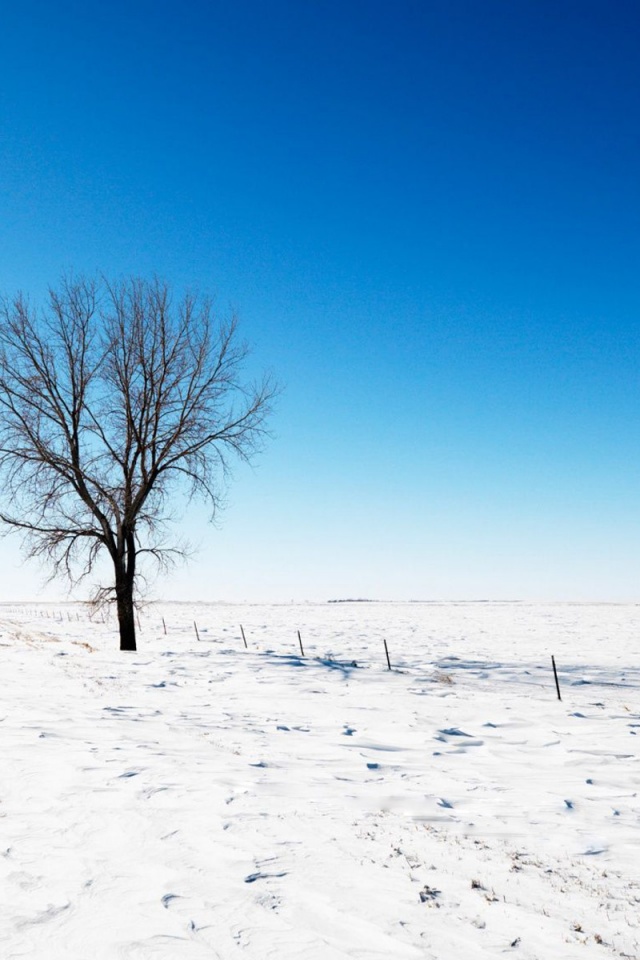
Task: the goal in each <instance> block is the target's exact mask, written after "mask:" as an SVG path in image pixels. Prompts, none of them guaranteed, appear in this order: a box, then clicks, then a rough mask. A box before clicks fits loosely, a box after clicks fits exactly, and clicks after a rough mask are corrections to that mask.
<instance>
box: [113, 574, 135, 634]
mask: <svg viewBox="0 0 640 960" xmlns="http://www.w3.org/2000/svg"><path fill="white" fill-rule="evenodd" d="M116 606H117V609H118V627H119V629H120V649H121V650H136V649H137V648H136V618H135V609H134V606H133V581H131V582H127V581H126V580H125V581H124V582H122V583H117V584H116Z"/></svg>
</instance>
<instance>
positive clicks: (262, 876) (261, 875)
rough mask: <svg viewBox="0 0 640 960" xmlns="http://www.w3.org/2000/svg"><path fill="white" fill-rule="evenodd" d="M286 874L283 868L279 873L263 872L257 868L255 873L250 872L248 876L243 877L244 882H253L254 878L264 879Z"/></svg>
mask: <svg viewBox="0 0 640 960" xmlns="http://www.w3.org/2000/svg"><path fill="white" fill-rule="evenodd" d="M286 875H287V871H286V870H283V871H282V872H281V873H263V872H262V871H261V870H258V871H257V873H250V874H249V876H248V877H245V878H244V882H245V883H255V882H256V880H266V879H268V878H269V877H286Z"/></svg>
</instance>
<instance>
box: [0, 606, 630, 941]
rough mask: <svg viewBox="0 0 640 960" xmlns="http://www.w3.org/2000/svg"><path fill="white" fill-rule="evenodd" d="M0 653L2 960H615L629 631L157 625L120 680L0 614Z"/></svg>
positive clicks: (451, 623)
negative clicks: (555, 670)
mask: <svg viewBox="0 0 640 960" xmlns="http://www.w3.org/2000/svg"><path fill="white" fill-rule="evenodd" d="M163 617H164V620H165V623H166V628H167V634H166V635H165V633H164V628H163V623H162V618H163ZM194 621H195V622H196V623H197V628H198V632H199V639H198V638H197V637H196V632H195V628H194ZM240 624H242V625H243V626H244V630H245V635H246V638H247V642H248V644H249V649H248V650H245V648H244V644H243V641H242V636H241V633H240ZM298 629H299V630H300V631H301V635H302V642H303V644H304V647H305V654H306V656H305V657H304V658H303V657H301V656H300V650H299V646H298V638H297V635H296V631H297V630H298ZM0 634H1V636H0V644H1V645H0V664H1V673H0V678H1V680H0V683H1V692H0V737H1V744H2V753H1V760H0V763H1V767H0V771H1V773H0V956H1V957H2V958H3V960H17V958H29V960H117V958H126V960H150V958H157V960H216V958H220V960H231V958H245V960H249V958H251V960H268V958H273V960H293V958H296V960H297V958H303V960H344V958H353V960H356V958H357V960H374V958H375V960H396V958H397V960H405V958H406V960H414V958H415V960H418V958H421V960H430V958H432V960H473V958H495V957H499V956H502V955H503V954H506V955H513V956H514V957H518V958H522V960H534V958H535V960H565V958H566V960H574V958H585V960H588V958H591V957H593V958H595V957H598V958H605V957H623V956H626V957H633V958H638V957H640V799H639V796H638V795H639V792H640V764H639V761H638V746H639V741H638V739H637V738H638V735H640V645H639V638H640V607H639V606H637V605H571V604H566V605H562V604H555V605H541V604H524V603H523V604H497V603H485V604H480V603H476V604H469V603H466V604H465V603H460V604H454V603H442V604H435V603H434V604H409V603H407V604H400V603H396V604H391V603H335V604H299V605H273V606H269V605H250V604H246V605H231V604H199V605H181V604H158V605H155V606H151V607H149V608H147V609H146V610H145V611H144V613H143V614H142V618H141V632H140V636H139V652H138V653H137V654H121V653H119V652H118V650H117V637H116V632H115V628H114V624H113V623H108V622H106V623H103V622H100V621H98V622H91V621H90V620H89V619H88V617H87V615H86V612H85V610H84V608H82V607H80V606H73V605H69V606H64V605H61V606H59V607H57V608H54V607H53V606H52V605H49V606H46V607H45V606H41V607H38V606H36V605H32V606H31V607H29V606H26V605H25V606H10V605H7V604H5V605H0ZM383 639H386V640H387V642H388V648H389V653H390V656H391V660H392V665H393V670H392V671H391V672H390V671H389V670H388V669H387V664H386V659H385V652H384V646H383ZM551 654H555V658H556V662H557V664H558V669H559V675H560V683H561V688H562V694H563V700H562V702H559V701H558V699H557V697H556V691H555V686H554V681H553V674H552V671H551V662H550V656H551Z"/></svg>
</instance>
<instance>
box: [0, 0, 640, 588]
mask: <svg viewBox="0 0 640 960" xmlns="http://www.w3.org/2000/svg"><path fill="white" fill-rule="evenodd" d="M639 28H640V10H639V9H638V6H637V4H635V3H626V2H616V3H610V2H609V3H607V2H604V0H603V2H600V0H599V2H589V0H580V2H578V0H576V2H566V0H560V2H547V0H535V2H533V0H531V2H527V0H515V2H512V0H484V2H482V3H479V2H476V0H458V2H450V0H446V2H445V0H442V2H440V0H420V2H417V0H416V2H411V0H396V2H394V3H393V4H391V3H389V2H386V3H382V2H377V0H370V2H364V0H360V2H356V0H342V2H334V0H323V2H319V0H308V2H304V3H301V2H293V0H286V2H285V0H271V2H269V3H268V4H267V3H264V2H258V0H235V2H224V3H223V2H215V0H213V2H209V3H206V4H205V3H202V4H199V3H182V4H178V3H176V2H153V3H151V2H130V3H127V4H124V3H123V2H121V0H113V2H111V3H110V4H97V3H79V2H78V3H76V2H70V0H61V2H59V3H56V4H50V3H45V2H41V3H36V2H33V0H25V2H24V3H22V4H20V5H17V4H15V5H11V7H8V6H7V9H4V10H3V28H2V33H1V35H0V80H1V88H0V138H1V140H0V150H1V153H0V251H1V255H0V291H3V292H9V293H10V292H13V291H15V290H17V289H22V290H25V291H28V292H30V293H31V294H32V295H33V297H34V298H36V299H37V298H39V297H41V296H42V294H43V293H44V291H45V290H46V288H47V286H48V285H49V284H52V283H55V282H56V280H57V279H58V278H59V276H60V275H61V273H63V272H64V271H69V270H74V271H75V272H89V273H93V272H95V271H97V270H99V271H102V272H104V273H106V274H108V275H122V274H132V273H133V274H150V273H157V274H159V275H161V276H163V277H165V278H167V279H169V280H171V281H172V282H173V283H174V284H175V286H176V287H177V288H181V287H183V286H185V285H188V286H197V287H199V288H200V289H201V290H203V291H207V292H212V293H214V294H215V296H216V302H217V304H218V305H219V308H220V311H221V313H225V312H227V311H228V310H229V309H230V308H231V307H232V308H234V309H236V310H237V311H238V313H239V315H240V317H241V320H242V327H243V332H244V334H245V336H246V337H247V338H248V339H249V340H250V341H251V342H252V343H253V346H254V352H253V359H252V363H253V365H254V366H255V369H256V370H259V369H261V368H264V367H267V368H271V369H272V370H273V371H274V372H275V374H276V376H277V378H278V379H279V380H280V382H281V383H282V384H283V385H284V388H285V389H284V392H283V394H282V396H281V399H280V401H279V405H278V409H277V412H276V415H275V417H274V420H273V429H274V433H275V438H274V440H273V442H272V443H271V444H270V445H269V446H268V448H267V449H266V451H265V453H264V454H263V456H262V457H261V458H260V460H259V461H258V462H257V463H256V465H255V467H254V468H253V469H247V468H239V469H238V471H237V473H236V478H235V482H234V484H233V486H232V487H231V489H230V491H229V503H228V507H227V510H226V512H225V513H224V514H223V515H221V517H220V519H219V525H218V527H217V528H215V529H207V528H206V527H205V525H204V522H203V521H204V513H203V512H202V511H200V510H198V509H195V510H193V511H191V513H189V514H188V515H187V516H186V518H185V527H186V529H187V532H188V533H190V535H191V537H192V539H193V540H195V541H196V542H199V543H200V544H201V549H200V554H199V557H198V560H197V562H196V563H195V564H194V565H192V566H191V567H189V568H186V569H185V570H182V571H178V572H177V573H176V574H175V575H174V576H173V578H172V580H171V581H170V582H168V583H165V584H162V585H160V586H159V587H158V589H159V590H160V591H161V592H163V593H164V595H170V596H175V597H178V598H194V599H242V598H247V599H256V600H258V599H284V600H288V599H292V598H293V599H324V598H329V597H346V596H360V597H389V598H398V599H409V598H413V599H437V598H467V599H476V598H496V599H509V598H530V599H582V600H598V599H602V600H625V599H637V597H638V583H639V579H638V577H639V574H640V548H639V543H640V510H639V506H638V504H639V500H638V492H639V488H640V487H639V482H640V443H639V441H640V416H639V415H640V376H639V371H640V352H639V347H640V343H639V340H640V338H639V332H640V321H639V316H640V315H639V308H640V286H639V284H638V264H639V262H640V229H639V228H640V177H639V160H640V125H639V124H638V103H640V67H639V66H638V61H637V36H638V29H639ZM1 549H2V564H3V566H2V567H1V569H2V570H3V576H2V578H1V580H2V583H0V598H5V599H10V598H12V597H13V596H21V597H22V596H30V595H33V594H34V593H35V592H36V590H37V588H38V584H39V583H40V580H41V576H40V572H39V571H38V569H37V568H34V569H32V568H30V567H19V566H18V561H17V544H16V542H15V541H13V540H12V539H9V540H5V541H3V542H2V544H1Z"/></svg>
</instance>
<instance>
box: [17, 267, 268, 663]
mask: <svg viewBox="0 0 640 960" xmlns="http://www.w3.org/2000/svg"><path fill="white" fill-rule="evenodd" d="M0 323H1V328H0V483H1V484H2V492H1V494H0V502H3V503H4V508H2V509H1V510H0V520H2V521H4V523H5V524H8V525H9V527H11V528H14V529H17V530H19V531H21V532H22V533H23V535H24V541H25V546H26V549H27V552H28V555H29V556H31V557H40V558H44V559H45V560H46V561H48V562H49V563H50V564H51V566H52V576H56V575H63V576H66V577H67V578H68V579H69V580H70V581H71V583H72V584H75V583H78V582H79V581H81V580H82V579H83V578H85V577H87V576H89V575H90V574H91V573H92V571H94V568H95V564H96V561H97V559H98V557H99V556H100V555H101V554H105V553H106V554H107V555H108V556H109V557H110V558H111V561H112V562H113V571H114V577H113V583H112V585H111V586H103V587H99V588H98V591H97V597H98V598H101V599H105V598H108V599H111V600H115V603H116V608H117V614H118V623H119V628H120V649H121V650H135V649H136V633H135V599H136V596H137V588H138V587H139V581H140V569H139V564H138V560H139V558H140V557H141V556H142V555H145V554H146V555H147V556H149V557H151V558H153V559H155V560H156V561H157V562H158V563H160V564H161V565H166V564H168V563H170V561H171V559H172V557H173V556H174V555H175V554H178V555H180V554H181V553H182V547H181V546H180V544H179V543H178V544H176V545H174V546H173V547H171V546H168V543H169V542H170V541H167V533H168V530H169V527H168V524H169V521H170V520H171V517H172V509H171V504H172V500H174V498H175V497H176V495H178V494H182V495H186V496H187V497H189V496H193V495H200V496H201V497H203V498H204V500H205V501H207V502H208V503H209V505H210V506H211V508H212V515H213V514H215V512H216V511H217V509H218V507H219V506H220V502H221V495H222V492H223V490H224V481H225V476H226V474H227V471H228V467H229V464H230V461H231V459H233V457H239V458H240V459H241V460H246V461H248V460H250V459H251V457H252V456H253V454H254V453H255V452H256V451H257V450H258V448H259V447H260V445H261V442H262V440H263V439H264V437H265V423H266V419H267V416H268V414H269V412H270V408H271V402H272V399H273V397H274V392H275V391H274V386H273V384H272V382H271V381H270V379H269V378H265V379H264V380H263V381H262V382H261V383H258V384H248V383H246V382H245V381H244V379H243V361H244V359H245V357H246V353H247V349H246V346H245V345H244V344H243V343H242V342H240V341H239V339H238V334H237V328H236V321H235V319H232V320H230V321H229V322H222V323H220V322H217V321H216V320H215V319H214V316H213V311H212V308H211V304H210V302H209V301H208V300H204V299H201V298H198V297H195V296H190V295H186V296H183V297H182V298H180V299H179V300H174V298H173V297H172V294H171V291H170V289H169V287H168V286H167V284H166V283H164V282H161V281H159V280H151V281H147V280H139V279H128V280H125V281H122V282H117V283H109V282H108V281H105V280H99V281H93V280H87V279H80V280H64V281H63V282H62V283H61V285H60V288H59V289H58V290H50V291H49V299H48V303H47V305H46V307H45V309H44V310H43V311H42V312H36V311H35V310H34V309H32V307H31V306H30V304H29V302H28V300H26V299H25V298H24V297H23V296H21V295H19V296H17V297H16V298H14V299H12V300H5V301H4V302H3V303H2V305H1V306H0ZM94 572H95V571H94Z"/></svg>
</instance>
